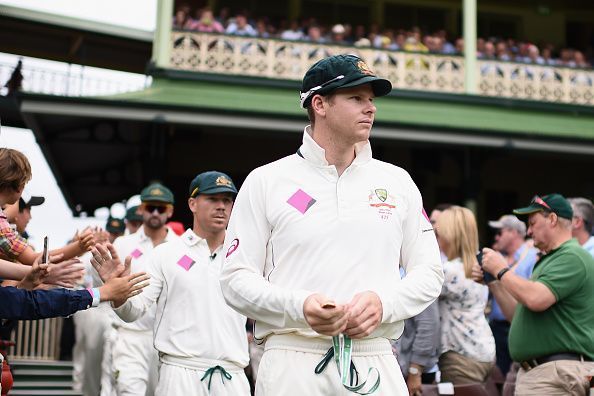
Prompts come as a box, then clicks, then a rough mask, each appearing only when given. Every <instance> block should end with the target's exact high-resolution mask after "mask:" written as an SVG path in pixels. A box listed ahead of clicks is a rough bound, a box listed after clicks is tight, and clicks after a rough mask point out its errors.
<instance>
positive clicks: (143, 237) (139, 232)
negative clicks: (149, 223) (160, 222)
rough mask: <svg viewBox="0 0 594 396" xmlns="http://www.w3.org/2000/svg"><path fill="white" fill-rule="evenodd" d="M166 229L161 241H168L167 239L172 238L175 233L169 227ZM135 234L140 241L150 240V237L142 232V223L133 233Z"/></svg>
mask: <svg viewBox="0 0 594 396" xmlns="http://www.w3.org/2000/svg"><path fill="white" fill-rule="evenodd" d="M166 229H167V234H165V239H164V240H163V242H169V241H171V239H172V238H174V234H175V233H174V232H173V231H172V230H171V229H170V228H169V227H166ZM136 234H137V235H138V239H139V240H140V242H145V241H147V240H150V238H149V237H148V236H147V235H146V233H145V232H144V225H142V226H141V227H140V228H139V229H138V230H137V231H136V232H135V233H134V235H136Z"/></svg>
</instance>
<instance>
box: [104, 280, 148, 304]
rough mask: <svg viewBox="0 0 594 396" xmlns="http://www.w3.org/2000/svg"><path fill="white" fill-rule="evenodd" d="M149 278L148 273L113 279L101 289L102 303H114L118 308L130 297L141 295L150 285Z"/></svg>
mask: <svg viewBox="0 0 594 396" xmlns="http://www.w3.org/2000/svg"><path fill="white" fill-rule="evenodd" d="M149 278H150V276H149V275H148V274H147V273H146V272H138V273H135V274H132V275H125V276H121V277H113V278H111V279H109V280H108V281H107V282H106V283H105V284H104V285H103V286H101V287H100V288H99V293H100V295H101V301H113V302H114V307H116V308H117V307H119V306H120V305H122V304H123V303H125V302H126V300H127V299H129V298H130V297H134V296H136V295H138V294H140V293H141V292H142V289H144V288H145V287H147V286H148V285H149V282H148V279H149Z"/></svg>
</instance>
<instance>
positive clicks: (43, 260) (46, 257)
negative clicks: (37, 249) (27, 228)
mask: <svg viewBox="0 0 594 396" xmlns="http://www.w3.org/2000/svg"><path fill="white" fill-rule="evenodd" d="M41 263H42V264H45V263H49V248H48V237H47V235H46V236H45V238H43V255H42V256H41Z"/></svg>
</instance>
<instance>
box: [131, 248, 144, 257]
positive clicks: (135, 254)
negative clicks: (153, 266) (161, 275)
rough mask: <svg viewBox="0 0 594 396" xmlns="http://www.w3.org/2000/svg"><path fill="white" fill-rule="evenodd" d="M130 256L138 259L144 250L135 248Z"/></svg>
mask: <svg viewBox="0 0 594 396" xmlns="http://www.w3.org/2000/svg"><path fill="white" fill-rule="evenodd" d="M130 256H132V257H134V258H135V259H137V258H138V257H140V256H142V252H141V251H140V250H139V249H134V251H133V252H132V253H130Z"/></svg>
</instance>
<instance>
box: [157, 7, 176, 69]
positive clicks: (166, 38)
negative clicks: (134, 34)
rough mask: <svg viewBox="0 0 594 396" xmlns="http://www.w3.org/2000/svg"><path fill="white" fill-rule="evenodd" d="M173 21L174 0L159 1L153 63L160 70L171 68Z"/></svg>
mask: <svg viewBox="0 0 594 396" xmlns="http://www.w3.org/2000/svg"><path fill="white" fill-rule="evenodd" d="M172 21H173V0H158V2H157V26H156V28H155V37H154V38H153V56H152V61H153V63H154V64H155V66H157V67H159V68H167V67H169V60H170V58H171V24H172Z"/></svg>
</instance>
